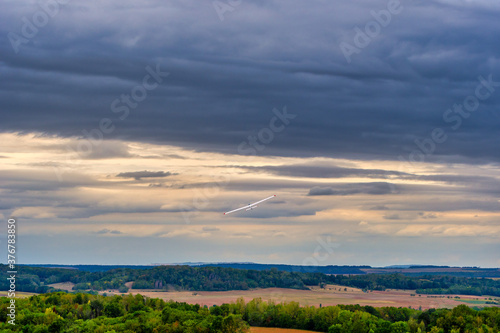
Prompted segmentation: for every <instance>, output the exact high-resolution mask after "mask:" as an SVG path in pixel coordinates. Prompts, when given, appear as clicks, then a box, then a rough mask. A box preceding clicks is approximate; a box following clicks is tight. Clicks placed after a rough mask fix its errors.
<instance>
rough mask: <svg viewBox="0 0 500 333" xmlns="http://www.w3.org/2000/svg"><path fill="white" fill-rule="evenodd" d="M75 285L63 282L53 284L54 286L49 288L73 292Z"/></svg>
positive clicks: (50, 285)
mask: <svg viewBox="0 0 500 333" xmlns="http://www.w3.org/2000/svg"><path fill="white" fill-rule="evenodd" d="M74 285H75V284H74V283H73V282H61V283H52V284H49V285H48V286H49V287H53V288H56V289H62V290H66V291H73V287H74Z"/></svg>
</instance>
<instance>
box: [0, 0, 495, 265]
mask: <svg viewBox="0 0 500 333" xmlns="http://www.w3.org/2000/svg"><path fill="white" fill-rule="evenodd" d="M499 15H500V4H499V3H498V1H496V0H477V1H470V0H426V1H423V0H422V1H419V0H401V1H398V0H370V1H368V0H360V1H354V2H353V1H348V0H338V1H325V0H313V1H297V0H287V1H285V0H266V1H263V0H254V1H250V0H221V1H211V0H210V1H207V0H202V1H199V0H197V1H195V0H182V1H181V0H177V1H175V0H172V1H160V0H157V1H155V0H146V1H140V2H137V1H131V0H123V1H111V0H104V1H96V0H88V1H80V0H41V1H29V0H4V1H2V2H1V3H0V36H1V39H0V77H1V80H0V117H1V118H0V119H1V121H0V162H1V163H0V220H1V223H0V240H1V242H0V246H1V247H5V248H6V246H7V242H6V240H7V221H8V219H9V218H15V220H16V225H17V229H16V230H17V233H16V237H17V246H18V249H17V258H16V259H17V261H18V263H23V264H30V263H31V264H35V263H37V264H42V263H53V264H141V265H147V264H157V263H180V262H258V263H285V264H298V265H301V264H304V265H371V266H385V265H395V264H434V265H451V266H481V267H500V257H499V256H498V253H500V170H499V164H500V154H499V150H498V147H499V145H500V135H499V134H500V130H499V129H500V58H499V57H500V56H499V55H500V34H498V31H499V30H500V21H499V20H498V17H499ZM270 195H277V197H276V198H274V199H272V200H269V201H267V202H265V203H263V204H261V205H260V206H259V207H258V208H257V209H255V210H252V211H249V212H246V211H243V212H238V213H234V214H231V215H228V216H224V215H223V213H224V212H225V211H228V210H232V209H235V208H238V207H240V206H243V205H246V204H249V203H251V202H255V201H258V200H260V199H263V198H266V197H268V196H270ZM6 260H7V258H6V257H5V258H0V262H6Z"/></svg>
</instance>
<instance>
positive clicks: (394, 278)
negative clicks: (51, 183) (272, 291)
mask: <svg viewBox="0 0 500 333" xmlns="http://www.w3.org/2000/svg"><path fill="white" fill-rule="evenodd" d="M6 277H7V266H6V265H1V266H0V290H8V281H7V279H6ZM58 282H72V283H74V284H75V286H74V290H94V291H103V290H109V289H118V290H119V291H120V292H122V293H126V292H127V291H128V288H127V287H126V286H125V283H126V282H133V284H132V287H133V288H134V289H163V290H192V291H225V290H246V289H253V288H270V287H278V288H292V289H307V288H308V286H317V285H322V284H338V285H342V286H350V287H357V288H361V289H364V290H385V289H409V290H416V292H417V293H419V294H465V295H477V296H482V295H489V296H500V280H493V279H485V278H465V277H454V276H435V275H427V276H421V277H409V276H405V275H401V274H364V275H326V274H322V273H300V272H287V271H279V270H278V269H276V268H272V269H270V270H262V271H257V270H243V269H234V268H226V267H209V266H206V267H205V266H204V267H192V266H154V267H151V268H148V269H130V268H116V269H112V270H109V271H105V272H104V271H98V272H89V271H80V270H76V269H62V268H43V267H29V266H22V267H21V268H20V269H19V275H18V279H17V281H16V286H17V289H18V290H19V291H27V292H35V293H45V292H48V291H53V289H51V287H50V286H48V285H49V284H53V283H58Z"/></svg>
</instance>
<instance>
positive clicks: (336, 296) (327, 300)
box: [102, 285, 498, 309]
mask: <svg viewBox="0 0 500 333" xmlns="http://www.w3.org/2000/svg"><path fill="white" fill-rule="evenodd" d="M104 292H105V293H106V294H108V295H110V294H119V292H118V291H117V290H106V291H104ZM104 292H102V293H104ZM129 292H130V293H132V294H134V295H135V294H142V295H145V296H148V297H154V298H162V299H164V300H174V301H178V302H186V303H191V304H195V303H196V304H200V305H207V306H212V305H221V304H223V303H230V302H235V301H236V300H237V299H238V298H240V297H243V299H244V300H245V302H248V301H251V300H252V299H254V298H259V297H260V298H262V299H263V300H266V301H269V300H274V301H275V302H277V303H280V302H291V301H296V302H299V303H300V304H301V305H304V306H307V305H315V306H319V305H320V304H321V305H322V306H327V305H338V304H359V305H371V306H375V307H382V306H394V307H400V306H401V307H410V306H411V307H412V308H416V309H418V308H420V307H421V308H422V309H429V308H452V307H455V306H457V305H460V304H464V302H467V301H477V302H473V303H476V304H471V305H477V306H482V305H487V306H494V305H491V304H485V302H486V299H485V298H486V297H484V296H463V295H461V296H459V297H460V299H455V298H454V297H455V296H456V295H446V296H443V295H421V296H418V295H415V291H411V290H387V291H372V292H367V293H365V292H363V291H362V290H360V289H356V288H350V287H343V286H336V285H328V286H327V287H326V288H325V289H320V288H318V287H316V288H313V289H312V290H295V289H281V288H267V289H254V290H233V291H197V292H193V291H172V292H166V291H162V290H158V291H153V290H139V289H130V290H129ZM412 294H413V295H415V296H412ZM448 296H449V297H448ZM496 299H498V298H496ZM483 300H484V302H483Z"/></svg>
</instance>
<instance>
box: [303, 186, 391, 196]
mask: <svg viewBox="0 0 500 333" xmlns="http://www.w3.org/2000/svg"><path fill="white" fill-rule="evenodd" d="M394 193H398V190H397V187H396V186H395V185H394V184H390V183H365V184H362V183H359V184H339V185H337V186H335V187H320V186H316V187H313V188H312V189H311V190H309V194H308V195H309V196H317V195H353V194H371V195H382V194H394Z"/></svg>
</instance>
